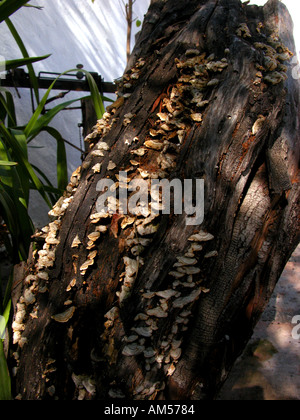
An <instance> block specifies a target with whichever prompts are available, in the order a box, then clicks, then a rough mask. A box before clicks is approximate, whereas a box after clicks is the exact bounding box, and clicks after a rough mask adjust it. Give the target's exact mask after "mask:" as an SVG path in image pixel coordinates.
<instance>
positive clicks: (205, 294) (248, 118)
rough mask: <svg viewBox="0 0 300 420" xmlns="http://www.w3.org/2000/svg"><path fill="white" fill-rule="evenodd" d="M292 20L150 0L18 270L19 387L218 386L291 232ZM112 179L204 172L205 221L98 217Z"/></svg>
mask: <svg viewBox="0 0 300 420" xmlns="http://www.w3.org/2000/svg"><path fill="white" fill-rule="evenodd" d="M291 28H292V22H291V18H290V16H289V14H288V12H287V10H286V8H285V6H284V5H283V4H282V3H280V2H279V1H276V0H270V1H269V2H268V3H267V4H266V5H265V6H264V7H257V6H246V5H243V4H241V2H240V1H238V0H197V1H196V0H190V1H189V2H186V1H182V0H178V1H176V2H174V0H166V1H162V0H152V3H151V6H150V9H149V12H148V14H147V15H146V17H145V21H144V25H143V29H142V31H141V34H140V36H139V39H138V42H137V45H136V47H135V49H134V51H133V54H132V56H131V59H130V62H129V65H128V69H127V71H126V73H125V74H124V77H123V79H122V81H121V82H120V84H119V86H118V90H119V96H120V98H119V99H118V101H117V102H116V103H115V104H114V105H113V106H112V107H110V108H109V112H107V113H106V114H105V115H104V117H103V120H101V121H99V122H98V123H97V126H96V127H95V129H94V131H93V133H92V134H91V135H89V136H88V139H87V140H88V141H89V142H90V145H91V149H90V150H91V151H90V154H89V155H88V156H87V158H86V160H85V162H84V163H83V165H82V168H79V169H78V170H77V171H76V172H75V173H74V174H73V176H72V178H71V182H70V184H69V186H68V189H67V192H66V194H65V196H64V197H63V198H62V199H61V200H60V202H59V203H58V204H57V205H56V206H55V208H54V209H53V210H52V212H51V215H52V216H53V217H54V218H56V220H55V221H54V222H52V223H51V224H50V225H49V226H48V227H47V228H46V229H45V231H44V232H45V244H44V247H43V249H40V250H37V251H36V252H35V253H34V255H33V260H32V262H31V265H30V267H29V270H28V273H27V277H26V279H25V280H24V285H23V294H22V297H21V298H20V300H19V303H18V304H17V305H16V308H15V322H14V350H15V354H14V355H15V358H16V359H17V360H16V361H15V362H14V363H15V364H17V366H18V370H17V375H16V379H15V386H16V390H15V391H16V394H19V395H20V397H22V398H23V399H47V398H49V399H50V398H58V399H77V398H79V399H107V398H117V397H126V398H130V399H143V400H146V399H158V398H160V399H184V398H186V399H211V398H213V397H214V396H215V394H216V392H217V390H218V389H219V387H220V386H221V384H222V383H223V382H224V380H225V379H226V376H227V374H228V372H229V370H230V368H231V367H232V365H233V363H234V361H235V360H236V358H237V356H238V355H239V354H240V353H241V351H242V350H243V348H244V346H245V344H246V343H247V341H248V339H249V338H250V336H251V333H252V331H253V328H254V326H255V324H256V323H257V321H258V319H259V317H260V315H261V314H262V311H263V310H264V308H265V306H266V304H267V302H268V300H269V298H270V296H271V294H272V291H273V289H274V287H275V285H276V282H277V280H278V279H279V277H280V274H281V272H282V270H283V268H284V266H285V264H286V262H287V261H288V259H289V257H290V256H291V254H292V252H293V250H294V249H295V248H296V246H297V244H298V242H299V237H300V226H299V208H300V207H299V145H300V142H299V82H298V81H297V80H294V79H293V77H292V67H291V65H290V59H291V57H292V53H291V51H292V52H294V50H295V48H294V43H293V38H292V29H291ZM119 171H127V175H126V177H124V176H123V177H122V176H121V178H120V176H119V175H118V174H119ZM118 176H119V178H118ZM106 178H110V179H112V180H113V181H114V182H118V185H117V186H116V187H118V188H119V191H120V190H121V189H125V188H127V183H128V182H129V181H130V180H132V179H137V178H144V179H146V180H147V179H151V178H159V179H162V178H166V179H169V180H174V179H181V180H182V181H183V180H185V179H193V180H196V179H203V180H204V185H205V214H204V221H203V223H202V224H201V225H199V226H191V225H187V223H186V215H185V214H182V215H174V214H173V213H172V214H171V215H159V216H158V217H156V218H153V219H151V218H149V214H148V213H147V212H148V209H147V208H144V209H143V211H144V213H143V214H142V215H140V216H138V217H132V215H131V216H130V217H129V216H128V217H126V216H124V215H122V214H119V213H115V214H113V215H109V216H107V217H103V215H102V216H101V215H99V214H98V215H97V214H96V213H97V209H96V201H97V198H98V197H99V192H97V184H98V182H99V181H100V180H101V179H102V180H103V179H106ZM94 232H97V233H94Z"/></svg>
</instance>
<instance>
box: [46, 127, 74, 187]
mask: <svg viewBox="0 0 300 420" xmlns="http://www.w3.org/2000/svg"><path fill="white" fill-rule="evenodd" d="M45 131H47V132H48V133H49V134H50V135H51V136H52V137H53V138H55V140H56V141H57V165H56V166H57V186H58V189H60V190H61V191H65V189H66V187H67V185H68V182H69V177H68V163H67V153H66V145H65V142H64V139H63V137H62V135H61V134H60V133H59V132H58V131H57V130H56V129H55V128H53V127H46V128H45Z"/></svg>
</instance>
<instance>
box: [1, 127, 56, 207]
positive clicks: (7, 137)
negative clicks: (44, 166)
mask: <svg viewBox="0 0 300 420" xmlns="http://www.w3.org/2000/svg"><path fill="white" fill-rule="evenodd" d="M25 134H26V133H25ZM0 135H2V138H3V140H4V142H6V144H7V146H8V147H11V148H12V150H13V151H14V156H15V159H16V161H17V162H18V163H19V165H20V166H21V167H22V168H23V169H24V171H25V172H26V173H27V175H28V177H29V179H31V180H32V182H33V183H34V185H35V186H36V188H37V190H38V191H39V193H40V195H41V196H42V197H43V199H44V200H45V202H46V203H47V205H48V206H49V207H50V208H51V207H52V206H51V203H50V201H49V199H48V197H47V195H46V193H45V190H44V188H43V184H42V183H41V181H40V180H39V179H38V177H37V176H36V174H35V172H34V170H33V168H32V166H31V165H30V163H29V162H28V159H27V158H26V156H25V154H24V149H23V148H22V147H21V146H20V144H19V142H18V140H17V139H16V137H15V136H14V135H13V134H12V133H11V132H10V131H9V130H7V129H6V127H5V126H4V124H3V122H1V121H0Z"/></svg>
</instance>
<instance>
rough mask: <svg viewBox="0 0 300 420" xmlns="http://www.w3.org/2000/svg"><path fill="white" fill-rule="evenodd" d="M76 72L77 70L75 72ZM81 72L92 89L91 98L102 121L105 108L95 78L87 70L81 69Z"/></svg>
mask: <svg viewBox="0 0 300 420" xmlns="http://www.w3.org/2000/svg"><path fill="white" fill-rule="evenodd" d="M73 71H75V70H73ZM81 71H82V72H83V73H84V74H85V76H86V79H87V81H88V84H89V87H90V92H91V97H92V100H93V103H94V108H95V112H96V115H97V118H98V119H99V120H100V119H101V118H102V116H103V114H104V113H105V108H104V105H103V101H102V98H101V95H100V92H99V89H98V87H97V84H96V82H95V80H94V78H93V76H92V75H91V74H90V73H89V72H88V71H86V70H83V69H81Z"/></svg>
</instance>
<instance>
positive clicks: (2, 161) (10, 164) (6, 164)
mask: <svg viewBox="0 0 300 420" xmlns="http://www.w3.org/2000/svg"><path fill="white" fill-rule="evenodd" d="M17 165H18V163H17V162H8V161H5V160H0V166H17Z"/></svg>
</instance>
